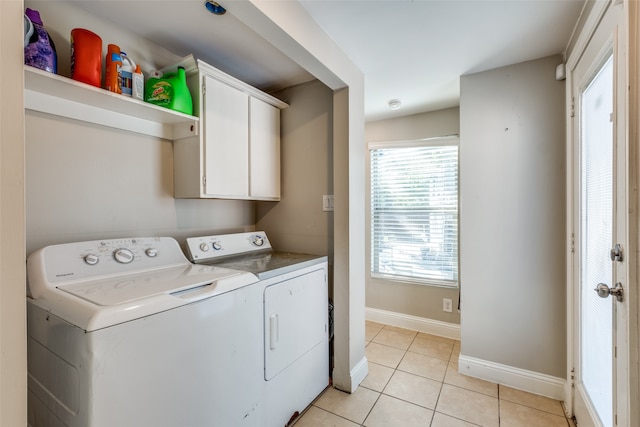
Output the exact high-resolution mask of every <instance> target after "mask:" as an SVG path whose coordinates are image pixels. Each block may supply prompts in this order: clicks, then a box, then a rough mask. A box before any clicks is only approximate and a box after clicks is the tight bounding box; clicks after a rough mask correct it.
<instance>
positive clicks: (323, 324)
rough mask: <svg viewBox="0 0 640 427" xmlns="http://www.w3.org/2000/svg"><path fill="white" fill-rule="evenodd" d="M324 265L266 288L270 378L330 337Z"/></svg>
mask: <svg viewBox="0 0 640 427" xmlns="http://www.w3.org/2000/svg"><path fill="white" fill-rule="evenodd" d="M327 304H328V302H327V285H326V278H325V271H324V269H320V270H315V271H312V272H310V273H307V274H303V275H301V276H297V277H294V278H292V279H288V280H285V281H282V282H278V283H275V284H273V285H271V286H268V287H267V288H266V289H265V291H264V310H265V311H264V337H265V343H264V345H265V372H264V378H265V380H267V381H269V380H271V379H273V378H274V377H275V376H277V375H278V374H279V373H280V372H282V371H283V370H285V369H286V368H287V367H288V366H290V365H291V364H293V363H294V362H295V361H296V360H297V359H299V358H300V357H302V356H303V355H304V354H305V353H307V352H308V351H310V350H311V349H313V348H314V347H315V346H317V345H320V344H322V343H323V342H326V340H327V322H328V320H327V319H328V312H327Z"/></svg>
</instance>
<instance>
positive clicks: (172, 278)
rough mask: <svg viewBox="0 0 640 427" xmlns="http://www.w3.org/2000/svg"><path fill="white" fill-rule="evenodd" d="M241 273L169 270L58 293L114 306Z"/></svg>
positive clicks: (190, 268)
mask: <svg viewBox="0 0 640 427" xmlns="http://www.w3.org/2000/svg"><path fill="white" fill-rule="evenodd" d="M241 273H242V272H240V271H234V270H230V269H226V268H216V269H203V268H196V267H195V266H192V265H187V266H179V267H172V268H167V269H163V270H156V271H151V272H148V273H140V274H135V275H128V276H120V277H114V278H111V279H102V280H95V281H89V282H81V283H74V284H67V285H60V286H58V289H60V290H62V291H64V292H67V293H69V294H71V295H74V296H76V297H78V298H82V299H84V300H86V301H88V302H90V303H93V304H96V305H99V306H115V305H121V304H124V303H128V302H132V301H136V300H142V299H148V298H150V297H152V296H155V295H160V294H174V293H178V292H184V291H186V290H189V289H191V288H198V287H201V286H205V285H211V284H214V282H218V281H220V280H222V279H230V278H232V277H233V276H238V275H240V274H241Z"/></svg>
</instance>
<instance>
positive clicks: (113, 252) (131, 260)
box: [29, 237, 189, 284]
mask: <svg viewBox="0 0 640 427" xmlns="http://www.w3.org/2000/svg"><path fill="white" fill-rule="evenodd" d="M34 255H35V256H30V257H29V259H30V262H31V263H38V264H40V266H39V267H38V268H39V269H40V271H43V272H45V274H46V280H47V281H48V282H49V283H52V284H61V283H66V282H69V281H76V280H91V279H93V278H98V277H104V276H110V275H118V274H123V273H133V272H137V271H150V270H154V269H158V268H165V267H171V266H175V265H181V264H187V265H188V264H189V261H188V260H187V259H186V258H185V256H184V254H183V253H182V250H181V249H180V245H179V244H178V242H177V241H176V240H175V239H173V238H170V237H142V238H128V239H104V240H94V241H88V242H78V243H65V244H61V245H53V246H47V247H45V248H42V249H39V250H38V251H36V252H34Z"/></svg>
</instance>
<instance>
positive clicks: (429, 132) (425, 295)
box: [365, 108, 460, 324]
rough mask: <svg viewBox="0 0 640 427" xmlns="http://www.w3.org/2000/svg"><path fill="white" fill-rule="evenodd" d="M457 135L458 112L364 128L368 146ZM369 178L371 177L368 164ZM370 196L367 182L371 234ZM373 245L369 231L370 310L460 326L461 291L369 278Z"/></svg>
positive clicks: (379, 123)
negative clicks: (449, 306) (447, 307)
mask: <svg viewBox="0 0 640 427" xmlns="http://www.w3.org/2000/svg"><path fill="white" fill-rule="evenodd" d="M458 133H460V113H459V110H458V108H449V109H446V110H441V111H434V112H431V113H424V114H416V115H411V116H404V117H399V118H396V119H387V120H379V121H375V122H368V123H367V124H366V126H365V136H366V141H367V142H386V141H406V140H412V139H422V138H429V137H436V136H445V135H452V134H458ZM365 150H366V147H365ZM366 174H367V176H369V165H368V164H367V172H366ZM370 193H371V191H370V185H369V182H368V181H367V213H366V224H367V230H370V217H371V212H370V208H369V207H370V200H369V195H370ZM370 242H371V235H370V232H369V231H368V232H367V236H366V263H367V264H366V265H367V276H366V305H367V307H369V308H375V309H379V310H385V311H390V312H393V313H400V314H405V315H411V316H417V317H421V318H424V319H430V320H438V321H441V322H447V323H453V324H459V323H460V314H459V313H458V311H457V310H456V307H457V302H458V289H452V288H443V287H437V286H427V285H416V284H411V283H401V282H393V281H388V280H381V279H374V278H372V277H370V275H369V272H370V271H371V249H370V248H371V244H370ZM443 298H449V299H451V300H453V305H454V310H453V312H452V313H447V312H444V311H442V299H443Z"/></svg>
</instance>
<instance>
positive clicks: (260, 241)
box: [251, 234, 264, 246]
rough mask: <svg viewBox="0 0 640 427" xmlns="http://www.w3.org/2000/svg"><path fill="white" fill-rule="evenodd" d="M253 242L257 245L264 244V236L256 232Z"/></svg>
mask: <svg viewBox="0 0 640 427" xmlns="http://www.w3.org/2000/svg"><path fill="white" fill-rule="evenodd" d="M251 243H253V244H254V245H255V246H262V245H264V239H263V238H262V236H260V235H257V234H256V235H255V236H253V238H252V240H251Z"/></svg>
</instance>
